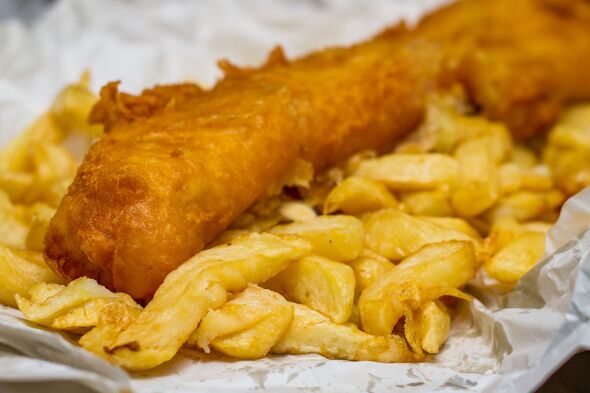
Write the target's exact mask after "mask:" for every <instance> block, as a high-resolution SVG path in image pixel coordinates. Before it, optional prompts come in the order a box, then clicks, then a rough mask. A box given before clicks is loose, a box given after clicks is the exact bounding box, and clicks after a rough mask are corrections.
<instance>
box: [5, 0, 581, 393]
mask: <svg viewBox="0 0 590 393" xmlns="http://www.w3.org/2000/svg"><path fill="white" fill-rule="evenodd" d="M440 3H442V1H441V0H432V1H417V0H405V1H391V0H390V1H387V0H378V1H373V2H362V3H361V2H354V1H346V0H323V1H320V0H316V1H312V0H310V1H303V2H287V1H274V2H270V1H265V0H254V1H249V2H240V1H239V0H228V1H214V0H204V1H200V2H189V1H167V2H164V1H148V2H141V3H140V2H138V1H137V2H134V1H122V0H103V1H101V2H85V1H82V0H62V1H60V2H58V3H57V4H56V5H54V6H53V8H52V9H51V10H50V11H49V12H48V13H47V14H46V15H45V16H44V17H43V18H42V19H41V20H38V21H36V22H34V23H33V24H32V25H30V26H25V25H23V24H22V22H19V21H16V20H9V21H7V22H4V23H2V24H0V38H1V39H0V144H3V143H6V141H8V140H9V139H10V138H11V137H14V136H15V135H17V134H18V133H19V132H21V131H22V129H24V127H26V125H27V124H28V123H30V122H31V121H32V120H33V119H34V118H35V116H37V115H39V114H40V113H42V112H43V111H45V110H46V108H47V107H48V105H49V104H50V103H51V100H52V99H53V97H54V95H55V94H56V93H57V92H58V91H59V90H60V89H61V88H62V87H63V86H64V85H65V84H67V83H70V82H72V81H75V80H77V79H78V78H79V76H80V74H81V73H82V71H83V70H85V69H89V70H90V71H91V73H92V76H93V88H94V89H95V90H97V89H98V88H99V87H100V86H101V85H103V84H104V83H106V82H107V81H109V80H116V79H121V80H122V81H123V89H125V90H127V91H132V92H137V91H139V90H141V89H142V88H143V87H146V86H150V85H153V84H155V83H167V82H177V81H181V80H193V81H198V82H200V83H202V84H204V85H211V84H212V83H213V82H214V80H215V79H216V78H217V77H219V75H220V73H219V71H218V70H217V69H216V67H215V62H216V60H218V59H219V58H222V57H229V58H230V59H231V60H233V61H235V62H236V63H237V64H241V65H253V64H258V63H260V62H261V61H262V60H263V59H264V57H265V55H266V53H267V52H268V51H269V50H270V49H271V48H272V47H273V46H274V45H275V44H278V43H280V44H282V45H283V46H284V48H285V49H286V53H287V54H288V55H289V56H297V55H300V54H303V53H305V52H307V51H310V50H314V49H318V48H321V47H324V46H327V45H338V44H349V43H352V42H355V41H358V40H361V39H364V38H367V37H369V36H370V35H372V34H374V33H376V32H378V31H379V30H380V29H382V28H383V27H385V26H387V25H390V24H392V23H394V22H396V21H398V20H399V19H400V18H404V19H406V20H407V21H409V22H410V23H412V22H414V21H415V20H416V19H417V18H418V17H419V15H421V14H422V13H423V12H425V10H428V9H430V8H432V7H434V6H435V5H437V4H440ZM589 226H590V189H586V190H585V191H583V192H581V193H579V194H578V195H576V196H575V197H573V198H571V199H570V200H568V201H567V202H566V204H565V206H564V208H563V210H562V214H561V216H560V218H559V221H558V222H557V223H556V225H555V226H554V227H553V228H552V229H551V231H550V232H549V234H548V236H547V255H546V257H544V259H543V260H542V261H541V262H540V263H539V264H538V265H537V266H536V267H535V268H534V269H533V270H532V271H531V272H529V273H528V274H527V275H526V276H525V277H524V278H523V279H522V280H521V282H520V283H519V284H518V285H517V286H516V288H515V289H514V290H513V291H512V292H510V293H508V294H505V295H493V294H490V293H487V292H486V291H485V290H482V289H481V288H478V287H477V286H476V285H474V286H473V288H472V290H473V292H474V293H475V294H476V295H477V298H476V300H474V301H473V302H472V303H471V304H469V305H465V306H463V309H462V310H461V313H460V315H459V316H458V317H457V318H455V320H454V321H453V326H452V332H451V336H450V338H449V340H448V342H447V344H446V345H445V347H444V349H443V351H442V352H441V353H440V354H439V355H437V356H435V357H433V358H432V359H430V361H429V362H428V363H421V364H379V363H371V362H348V361H336V360H327V359H325V358H323V357H321V356H317V355H306V356H274V357H269V358H266V359H261V360H257V361H236V360H230V359H224V358H222V357H220V356H217V357H215V356H211V355H204V354H201V353H198V352H195V351H188V350H181V352H180V353H179V355H178V356H176V358H174V359H173V360H172V361H171V362H169V363H167V364H165V365H163V366H161V367H159V368H157V369H155V370H151V371H149V372H143V373H133V374H127V373H125V372H123V371H122V370H121V369H119V368H117V367H115V366H112V365H110V364H108V363H106V362H104V361H103V360H101V359H98V358H96V357H94V356H93V355H91V354H89V353H87V352H85V351H84V350H82V349H80V348H78V347H77V346H75V345H74V344H73V343H71V342H70V341H69V339H68V338H67V337H65V336H62V335H60V334H58V333H55V332H51V331H48V330H44V329H40V328H39V327H37V326H34V325H32V324H30V323H27V322H26V321H24V320H23V319H22V316H21V314H20V313H19V312H18V311H16V310H13V309H9V308H6V307H1V306H0V391H2V392H28V391H31V392H33V391H39V390H40V389H42V390H43V391H46V392H52V391H55V392H70V391H71V392H80V391H88V392H93V391H97V392H108V393H110V392H113V393H114V392H122V391H127V390H133V391H136V392H142V393H143V392H145V393H147V392H154V393H155V392H162V391H166V392H170V391H173V392H189V391H190V392H215V391H222V392H241V391H246V390H253V391H264V392H291V391H310V392H313V391H320V390H321V391H322V392H324V391H325V392H356V391H366V392H374V393H377V392H388V391H393V390H395V391H398V390H399V391H404V392H430V391H457V390H463V391H472V392H513V391H518V392H524V391H531V390H533V389H535V387H537V386H538V385H539V384H541V383H542V382H543V381H544V380H545V379H546V378H547V377H548V376H549V375H550V374H551V372H552V371H554V370H555V369H556V368H557V367H559V365H561V364H562V363H563V362H565V361H566V360H567V359H568V358H569V357H570V356H571V355H572V354H574V353H575V352H577V351H580V350H583V349H590V323H589V322H588V317H589V316H590V303H588V302H585V301H584V300H585V299H587V298H588V294H589V293H588V292H590V255H589V254H590V231H588V230H587V228H588V227H589Z"/></svg>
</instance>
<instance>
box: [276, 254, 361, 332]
mask: <svg viewBox="0 0 590 393" xmlns="http://www.w3.org/2000/svg"><path fill="white" fill-rule="evenodd" d="M268 288H271V289H279V288H280V289H279V292H281V293H282V294H284V295H285V296H286V297H287V298H288V299H289V300H293V301H296V302H297V303H302V304H305V305H307V306H309V307H311V308H313V309H314V310H316V311H319V312H321V313H322V314H324V315H325V316H327V317H328V318H330V319H331V320H332V321H334V322H336V323H343V322H346V321H347V320H348V318H349V317H350V313H351V309H352V303H353V301H354V288H355V282H354V273H353V270H352V268H351V267H350V266H348V265H347V264H344V263H342V262H336V261H332V260H330V259H327V258H324V257H320V256H315V255H314V256H309V257H306V258H303V259H301V260H299V261H296V262H293V263H291V264H290V265H289V267H288V268H286V269H285V270H283V271H282V272H281V273H279V274H278V275H277V276H276V277H273V278H272V279H271V280H270V283H268Z"/></svg>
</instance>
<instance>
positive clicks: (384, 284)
mask: <svg viewBox="0 0 590 393" xmlns="http://www.w3.org/2000/svg"><path fill="white" fill-rule="evenodd" d="M478 267H479V266H478V263H477V260H476V258H475V252H474V250H473V242H470V241H448V242H443V243H435V244H429V245H427V246H425V247H424V248H422V249H421V250H420V251H418V252H417V253H416V254H414V255H412V256H411V257H409V258H407V259H405V260H403V261H402V262H401V263H400V264H399V265H396V266H395V267H394V268H392V269H391V270H389V271H388V272H386V273H384V274H383V275H382V276H381V277H380V278H379V279H378V280H377V281H375V282H374V283H373V284H372V285H371V286H369V287H368V288H367V289H365V290H364V291H363V293H362V294H361V297H360V299H359V302H358V306H359V310H360V314H361V323H362V328H363V330H364V331H366V332H368V333H371V334H376V335H388V334H390V333H391V331H392V329H393V327H394V326H395V324H396V323H397V321H398V320H399V319H400V318H401V317H402V316H403V315H404V313H405V311H406V310H407V309H408V308H409V309H410V310H417V309H418V308H420V307H421V306H422V305H423V304H425V303H426V302H428V301H431V300H434V299H437V298H439V297H441V296H443V295H451V296H456V297H461V298H465V297H466V295H464V294H462V292H461V291H459V290H458V289H457V288H459V287H461V286H463V285H465V284H466V283H467V281H469V280H470V279H472V278H473V277H474V276H475V272H476V270H477V268H478Z"/></svg>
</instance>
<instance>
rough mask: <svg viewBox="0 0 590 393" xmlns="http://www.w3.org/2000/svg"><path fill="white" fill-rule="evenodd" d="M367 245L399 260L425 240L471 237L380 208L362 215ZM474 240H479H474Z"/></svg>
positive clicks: (390, 257) (435, 240)
mask: <svg viewBox="0 0 590 393" xmlns="http://www.w3.org/2000/svg"><path fill="white" fill-rule="evenodd" d="M363 223H364V227H365V233H366V235H365V238H366V242H367V246H368V247H369V248H370V249H371V250H373V251H375V252H377V253H378V254H380V255H383V256H384V257H386V258H388V259H391V260H400V259H403V258H405V257H407V256H408V255H411V254H413V253H415V252H416V251H418V250H419V249H420V248H422V247H423V246H424V245H426V244H430V243H437V242H442V241H445V240H472V241H473V239H472V238H471V237H469V236H467V235H465V234H463V233H461V232H458V231H454V230H452V229H448V228H445V227H443V226H440V225H437V224H435V223H432V222H430V221H426V220H423V219H421V218H418V217H413V216H410V215H409V214H405V213H402V212H401V211H399V210H397V209H385V210H379V211H376V212H374V213H369V214H367V215H366V216H364V217H363ZM474 243H477V242H475V241H474Z"/></svg>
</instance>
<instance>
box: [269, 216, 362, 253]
mask: <svg viewBox="0 0 590 393" xmlns="http://www.w3.org/2000/svg"><path fill="white" fill-rule="evenodd" d="M270 232H271V233H274V234H278V235H297V236H299V237H301V238H303V239H305V240H307V241H309V242H310V243H311V245H312V246H313V252H314V253H315V254H318V255H321V256H323V257H326V258H329V259H333V260H335V261H350V260H352V259H355V258H356V257H358V256H359V255H360V254H361V253H362V252H363V249H364V241H363V225H362V223H361V222H360V221H359V220H358V219H356V218H355V217H352V216H321V217H317V218H316V219H314V220H309V221H302V222H294V223H291V224H286V225H279V226H276V227H274V228H273V229H272V230H271V231H270Z"/></svg>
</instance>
